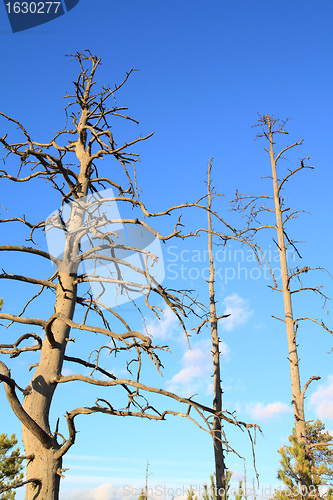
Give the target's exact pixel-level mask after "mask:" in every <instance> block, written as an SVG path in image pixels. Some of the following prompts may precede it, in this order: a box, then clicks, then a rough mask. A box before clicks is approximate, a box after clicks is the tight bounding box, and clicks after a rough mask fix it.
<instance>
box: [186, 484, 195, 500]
mask: <svg viewBox="0 0 333 500" xmlns="http://www.w3.org/2000/svg"><path fill="white" fill-rule="evenodd" d="M186 500H198V497H197V496H194V493H193V490H192V486H190V489H189V490H187V499H186Z"/></svg>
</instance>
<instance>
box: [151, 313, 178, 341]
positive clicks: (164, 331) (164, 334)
mask: <svg viewBox="0 0 333 500" xmlns="http://www.w3.org/2000/svg"><path fill="white" fill-rule="evenodd" d="M177 326H178V319H177V316H176V315H175V313H174V312H173V311H172V310H171V309H170V308H169V307H165V308H164V310H163V315H162V316H161V319H158V318H155V319H153V320H151V321H150V322H148V323H147V331H148V333H149V335H151V336H152V337H153V338H159V339H165V338H170V337H171V336H172V333H173V331H174V330H175V328H176V327H177Z"/></svg>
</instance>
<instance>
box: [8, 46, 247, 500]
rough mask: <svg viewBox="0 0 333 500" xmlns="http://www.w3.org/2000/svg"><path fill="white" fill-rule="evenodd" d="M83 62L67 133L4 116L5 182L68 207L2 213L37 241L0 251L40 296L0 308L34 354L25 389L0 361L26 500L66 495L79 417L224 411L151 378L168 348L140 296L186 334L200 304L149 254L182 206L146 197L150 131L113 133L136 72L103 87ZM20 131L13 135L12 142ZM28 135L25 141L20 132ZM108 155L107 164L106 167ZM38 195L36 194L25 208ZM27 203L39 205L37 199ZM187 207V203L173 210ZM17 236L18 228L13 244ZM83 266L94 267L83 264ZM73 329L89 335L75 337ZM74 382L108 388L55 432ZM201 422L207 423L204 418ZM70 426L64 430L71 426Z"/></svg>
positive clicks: (11, 345)
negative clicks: (158, 340) (21, 454)
mask: <svg viewBox="0 0 333 500" xmlns="http://www.w3.org/2000/svg"><path fill="white" fill-rule="evenodd" d="M73 59H74V60H75V61H76V62H77V63H78V65H79V74H78V77H77V78H76V80H75V81H74V93H73V94H71V95H68V96H66V97H67V99H68V105H67V107H66V111H67V113H68V112H71V114H70V117H69V118H70V120H71V123H70V125H67V123H66V125H65V128H64V129H63V130H61V131H60V132H56V133H55V135H54V136H53V137H52V138H51V140H50V141H49V142H38V141H36V140H35V139H34V138H32V135H31V134H30V133H29V132H28V131H27V129H26V128H25V127H24V125H23V124H22V123H21V122H19V121H17V120H16V119H14V118H12V117H10V116H8V115H7V114H4V113H0V117H1V118H2V119H3V122H5V123H6V127H7V128H8V129H9V130H8V131H7V132H6V133H1V136H0V143H1V144H2V146H3V147H4V149H5V151H6V156H5V158H4V167H2V169H1V170H0V179H1V182H2V183H3V184H6V183H7V182H10V183H13V185H14V186H16V185H18V184H19V183H21V184H22V183H23V185H24V184H26V183H27V184H28V186H29V187H30V189H31V184H33V185H34V187H35V190H36V193H37V194H36V196H38V193H41V192H42V191H38V190H45V189H49V188H52V187H53V188H54V189H55V193H56V196H57V197H58V202H59V205H58V206H59V207H60V208H59V209H58V210H56V211H55V212H54V213H53V215H52V216H51V217H49V218H47V219H46V220H43V221H40V222H33V221H30V220H28V218H26V217H25V216H21V215H16V214H15V216H13V217H11V216H9V217H7V218H3V219H1V220H0V223H1V224H2V227H3V229H4V230H5V229H6V227H8V226H9V227H13V225H14V226H15V228H17V227H20V228H21V229H22V233H20V234H21V235H22V240H23V241H24V240H28V241H29V244H30V245H31V246H28V245H27V244H26V241H24V243H23V244H22V245H19V244H10V243H8V244H6V245H1V246H0V252H2V255H3V253H5V255H13V254H14V255H16V256H19V257H20V256H21V257H22V259H23V258H24V259H27V258H28V259H32V260H31V262H30V261H26V262H28V263H27V265H26V269H27V272H26V273H24V274H23V275H22V274H19V272H17V271H15V265H16V263H18V261H19V259H16V260H14V259H13V260H12V261H11V262H10V264H9V265H10V266H11V267H13V268H14V269H13V270H9V269H8V268H7V269H2V273H1V274H0V279H2V280H10V282H11V284H12V285H14V284H16V285H17V287H18V289H17V292H16V293H17V295H16V297H18V298H19V297H20V290H21V288H20V287H28V288H29V289H31V290H33V292H31V296H30V297H31V298H30V299H29V300H28V301H27V303H26V304H25V305H24V306H23V308H22V309H20V310H18V312H17V314H13V313H12V311H11V312H8V311H6V307H7V306H6V304H7V301H5V302H4V303H5V309H4V310H2V312H1V313H0V319H1V320H2V321H3V322H8V324H6V325H5V326H6V327H8V329H6V330H5V331H4V330H3V329H2V332H1V333H2V338H3V336H4V335H5V342H3V341H2V340H1V344H0V354H2V355H4V356H10V357H11V358H14V359H17V357H18V356H22V355H23V356H24V355H25V354H24V353H28V354H29V356H34V358H33V360H34V362H33V363H32V364H31V366H30V370H29V371H28V370H25V371H24V370H23V372H22V369H21V372H20V373H19V377H20V380H25V387H21V386H20V385H19V384H18V383H17V376H18V374H17V372H16V370H15V369H16V367H17V370H19V367H20V366H21V365H20V364H17V363H16V364H15V362H13V366H14V368H12V371H13V373H12V371H11V370H10V369H9V367H8V366H7V364H6V363H4V362H3V361H0V381H2V382H3V386H4V389H5V393H6V397H7V400H8V403H9V405H10V407H11V409H12V411H13V412H14V414H15V415H16V417H17V418H18V419H19V421H20V422H21V424H22V434H23V442H24V447H25V455H26V457H28V460H27V466H26V483H27V487H26V497H25V498H26V500H32V499H34V500H46V499H47V500H58V498H59V489H60V479H61V477H63V473H64V471H65V470H66V469H64V468H63V457H64V456H65V454H66V453H67V452H68V450H69V449H70V448H71V447H72V446H73V444H74V442H75V439H76V434H77V431H76V424H75V423H76V419H77V417H78V416H80V415H93V414H97V413H99V414H102V413H103V414H105V415H109V416H121V417H124V416H132V417H139V418H146V419H150V420H164V419H165V417H166V416H167V415H178V416H179V415H180V416H183V417H186V418H188V419H190V420H192V421H193V422H195V423H196V425H198V426H199V427H200V428H201V429H205V430H206V431H207V432H209V433H211V432H212V426H211V423H210V421H209V420H208V416H211V415H213V416H214V415H215V414H216V410H214V409H213V408H209V407H207V406H205V405H202V404H200V403H197V402H196V401H194V400H193V399H192V398H191V399H188V398H182V397H179V396H177V395H176V394H174V393H171V392H169V391H165V390H164V389H162V388H160V387H152V386H150V385H147V384H144V383H142V382H141V368H142V363H143V362H145V363H146V364H147V363H149V362H151V363H152V366H153V367H155V368H156V369H157V370H158V371H160V370H161V368H162V363H161V361H160V358H159V353H160V352H162V351H165V350H167V347H166V346H158V345H154V344H153V340H152V338H151V337H150V336H149V335H148V333H147V331H145V328H144V326H143V325H144V321H143V320H144V314H143V313H142V311H141V308H140V307H141V306H140V307H139V306H138V305H136V302H135V301H136V298H138V297H143V298H144V300H143V306H142V307H145V312H149V313H150V314H154V315H156V316H157V317H158V318H159V317H160V313H161V309H160V308H159V307H157V305H156V304H155V303H154V301H156V300H158V301H159V302H161V301H162V302H163V303H165V304H166V306H167V307H169V308H171V310H172V311H173V313H174V314H175V315H176V316H177V318H178V320H179V323H180V325H182V327H183V329H184V332H185V334H186V327H185V324H184V321H183V318H184V317H186V316H187V315H188V314H190V313H191V311H193V308H194V307H193V302H191V299H188V296H187V295H186V294H185V292H182V291H179V292H178V291H177V290H169V289H167V288H165V287H163V286H161V285H160V284H159V282H158V280H157V279H156V272H155V271H154V269H155V268H153V265H154V266H158V265H159V256H158V255H157V254H156V253H155V252H154V251H152V250H149V248H151V247H150V246H149V244H148V243H149V242H150V241H151V240H153V241H154V242H160V241H162V242H165V241H167V240H169V239H171V238H173V237H177V236H179V234H180V227H179V219H178V221H177V222H176V223H175V224H174V226H173V228H172V230H171V231H170V233H169V234H167V235H163V234H161V233H160V232H159V231H158V230H157V229H155V228H154V227H152V225H151V224H150V221H151V220H152V219H153V218H158V217H159V216H163V215H169V214H170V211H171V210H172V209H168V210H165V211H162V212H159V213H150V212H149V211H148V210H147V209H146V207H145V205H144V203H143V202H142V201H141V200H140V199H139V197H138V192H137V187H136V171H135V163H136V161H137V160H138V155H137V154H136V153H133V152H132V151H131V148H132V147H133V146H134V145H135V144H137V143H139V142H140V141H144V140H146V139H147V138H148V137H150V136H147V137H139V138H136V139H133V140H130V141H128V142H125V143H122V144H121V145H119V144H117V143H116V138H115V136H114V132H113V129H112V132H111V127H112V125H111V122H112V124H114V121H115V119H118V120H119V119H125V120H129V121H134V122H136V121H135V120H134V119H132V118H130V117H129V116H127V115H126V114H125V112H126V108H124V107H121V106H119V105H118V104H117V101H116V100H115V95H116V93H117V91H118V90H119V89H120V88H122V87H123V85H124V84H125V83H126V81H127V79H128V78H129V76H130V74H131V73H132V71H130V72H129V73H128V74H127V75H126V77H125V79H124V80H123V82H122V83H121V84H119V85H116V86H115V87H114V88H109V87H102V88H101V89H100V90H98V89H97V88H96V83H95V73H96V70H97V68H98V66H99V64H100V59H99V58H98V57H97V56H94V55H92V54H91V53H90V52H89V51H86V52H84V53H77V54H75V55H74V56H73ZM68 121H69V120H68ZM136 123H137V122H136ZM11 127H12V128H14V129H15V131H14V132H13V131H11ZM12 133H13V134H14V135H15V139H14V140H10V138H9V137H11V135H10V134H12ZM19 134H21V135H22V136H21V137H20V138H19V139H17V137H18V136H19ZM103 159H108V161H107V162H104V163H103V161H102V160H103ZM45 180H46V181H47V184H46V183H45V182H44V181H45ZM43 193H44V191H43ZM30 198H31V191H30V190H29V196H27V198H26V200H25V203H26V205H27V204H28V202H29V199H30ZM120 205H121V206H122V207H124V212H125V214H126V215H125V217H120V215H119V213H117V209H116V208H115V206H116V207H118V206H120ZM127 207H129V208H130V209H129V208H128V209H127ZM26 208H27V210H29V208H28V206H27V207H26ZM176 208H177V209H178V208H179V207H173V209H176ZM109 209H110V210H109ZM126 210H127V211H126ZM127 214H129V215H127ZM125 229H126V231H127V234H128V235H131V238H129V242H128V240H127V239H126V237H125V236H122V231H123V232H124V231H125ZM12 234H13V232H9V234H8V239H9V240H10V237H11V235H12ZM18 234H19V233H18V232H17V235H18ZM142 234H143V235H144V238H143V240H144V241H143V240H142ZM45 235H46V236H47V237H49V238H51V239H50V241H51V250H50V246H49V248H46V249H42V248H43V245H44V247H45ZM48 235H51V237H50V236H48ZM52 235H53V236H52ZM6 238H7V237H6ZM5 241H6V242H7V241H8V240H7V239H6V240H5ZM52 245H53V247H52ZM59 247H61V248H59ZM52 249H53V250H54V252H52ZM133 254H134V255H136V260H135V261H133V260H130V257H129V256H131V255H133ZM38 259H39V261H38ZM44 263H48V264H50V266H49V267H47V266H46V265H44ZM51 263H52V265H53V270H52V272H50V269H51ZM81 264H84V266H85V267H84V268H82V266H81ZM6 266H7V264H6V265H5V267H6ZM30 274H33V276H31V275H30ZM36 287H37V288H36ZM110 287H111V290H112V291H111V292H110ZM25 290H27V288H25ZM112 294H113V295H112ZM110 296H111V297H112V300H111V301H110ZM43 300H44V302H43ZM124 300H125V301H127V302H128V303H129V304H131V306H132V308H133V310H135V311H137V314H138V317H139V319H140V322H137V321H134V319H133V315H132V314H131V315H130V319H126V317H125V316H124V314H125V313H123V311H122V309H118V308H117V307H116V306H117V305H118V303H119V301H120V303H123V302H121V301H124ZM40 301H41V302H40ZM16 302H17V301H15V305H16ZM38 304H41V305H40V306H39V305H38ZM50 304H51V305H52V306H51V311H50ZM52 308H53V311H52ZM29 310H30V311H31V310H32V311H34V312H33V314H32V315H28V313H29ZM118 311H120V312H118ZM34 315H35V316H36V315H38V317H35V316H34ZM133 323H134V324H133ZM12 325H15V328H16V329H17V331H20V332H21V331H22V329H23V328H25V327H26V328H28V331H24V333H22V334H21V333H19V334H16V330H15V332H14V331H13V328H11V326H12ZM3 326H4V325H3ZM19 328H21V330H19ZM73 332H77V334H78V336H79V339H77V342H76V343H75V344H74V343H73V341H74V340H75V338H74V337H73ZM83 335H84V337H82V336H83ZM12 337H14V338H12ZM85 338H87V340H86V341H85V340H84V339H85ZM9 339H10V341H9ZM82 340H83V342H82V343H81V341H82ZM90 343H94V346H95V347H94V348H93V350H92V352H90V353H89V352H88V353H87V352H86V350H85V347H84V346H87V345H89V346H90ZM80 344H81V345H80ZM104 353H108V354H110V355H112V356H116V355H117V359H119V357H121V359H122V361H123V363H124V364H123V366H124V368H127V371H128V374H129V375H128V378H119V377H117V376H116V375H115V374H114V373H113V372H111V371H110V370H109V369H108V367H107V365H105V363H107V361H106V358H107V357H106V356H102V354H104ZM28 354H26V355H28ZM30 359H31V358H30ZM69 366H70V370H71V373H72V374H70V375H68V374H67V375H64V374H63V369H64V368H68V367H69ZM87 368H88V369H90V370H91V372H90V375H86V374H85V373H86V372H87V371H86V369H87ZM82 372H83V373H82ZM75 382H76V383H77V382H81V383H82V382H84V383H86V384H89V385H90V386H94V387H95V388H97V389H98V390H100V391H101V395H100V396H99V397H98V398H97V400H96V401H95V402H94V403H93V402H91V403H90V404H88V406H78V407H76V408H69V409H68V411H66V414H65V420H61V421H60V420H59V419H58V422H57V424H56V425H55V426H54V427H55V428H53V429H52V427H53V425H52V422H51V421H50V412H51V408H53V406H54V405H53V400H54V394H55V392H56V391H59V390H61V387H63V386H64V384H71V383H74V386H75ZM113 387H116V388H118V389H119V390H122V391H123V396H122V397H123V399H121V396H119V397H118V396H117V397H114V396H113V392H112V388H113ZM110 391H111V392H110ZM149 393H152V394H159V395H161V396H165V397H164V398H160V400H161V401H163V404H162V406H163V408H159V409H157V408H155V407H153V406H152V405H151V404H149V402H148V400H147V395H148V394H149ZM117 394H118V393H117ZM119 398H120V399H119ZM166 398H171V399H172V400H174V401H178V402H179V403H184V404H185V405H186V406H185V407H186V410H185V411H174V410H168V409H166V408H165V404H166V403H165V402H166ZM118 403H119V404H118ZM191 410H192V412H191V415H190V411H191ZM207 415H208V416H207ZM195 417H197V418H195ZM219 418H220V419H222V420H227V421H228V422H230V423H232V424H234V425H237V426H238V427H239V426H240V427H242V426H245V424H243V423H241V422H238V421H237V420H236V419H235V417H234V416H233V415H232V414H228V412H223V413H221V414H219ZM198 419H202V422H201V423H199V422H198V421H197V420H198ZM63 422H64V424H63ZM63 425H64V427H65V430H62V427H61V426H63ZM246 429H247V430H248V426H246Z"/></svg>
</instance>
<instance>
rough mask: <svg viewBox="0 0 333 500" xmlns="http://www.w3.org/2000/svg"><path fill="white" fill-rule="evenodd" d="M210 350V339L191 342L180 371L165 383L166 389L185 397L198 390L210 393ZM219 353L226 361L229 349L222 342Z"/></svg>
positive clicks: (211, 364) (211, 365)
mask: <svg viewBox="0 0 333 500" xmlns="http://www.w3.org/2000/svg"><path fill="white" fill-rule="evenodd" d="M211 349H212V345H211V341H210V339H205V340H199V341H197V342H193V343H192V348H191V349H188V350H187V351H186V352H185V353H184V355H183V357H182V359H181V365H182V368H181V370H180V371H179V372H177V373H176V374H175V375H174V376H173V377H172V379H171V380H169V381H168V382H167V387H168V389H169V390H171V391H175V392H177V393H180V394H186V395H191V394H193V393H195V392H198V391H200V390H204V391H205V392H210V391H211V384H210V380H211V379H210V375H211V374H212V369H213V361H212V354H211ZM220 352H221V354H222V356H224V359H228V354H229V348H228V346H227V344H225V343H224V342H223V343H220Z"/></svg>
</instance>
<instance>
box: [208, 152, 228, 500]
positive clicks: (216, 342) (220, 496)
mask: <svg viewBox="0 0 333 500" xmlns="http://www.w3.org/2000/svg"><path fill="white" fill-rule="evenodd" d="M211 167H212V161H211V160H210V162H209V164H208V180H207V187H208V193H207V209H208V210H207V219H208V232H207V235H208V242H207V243H208V255H209V280H208V287H209V306H210V315H209V323H210V330H211V336H212V357H213V387H214V401H213V408H214V410H216V412H217V413H221V412H222V387H221V368H220V339H219V335H218V320H219V319H222V317H218V316H217V312H216V300H215V289H214V283H215V269H214V257H213V230H212V214H211V210H212V198H213V190H212V185H211ZM228 316H229V315H228ZM223 317H225V315H224V316H223ZM213 431H214V433H213V443H214V457H215V481H216V499H217V500H225V498H226V482H225V480H226V466H225V461H224V453H223V445H222V442H223V441H222V439H223V435H222V422H221V419H219V418H218V417H217V416H216V417H214V423H213Z"/></svg>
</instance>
